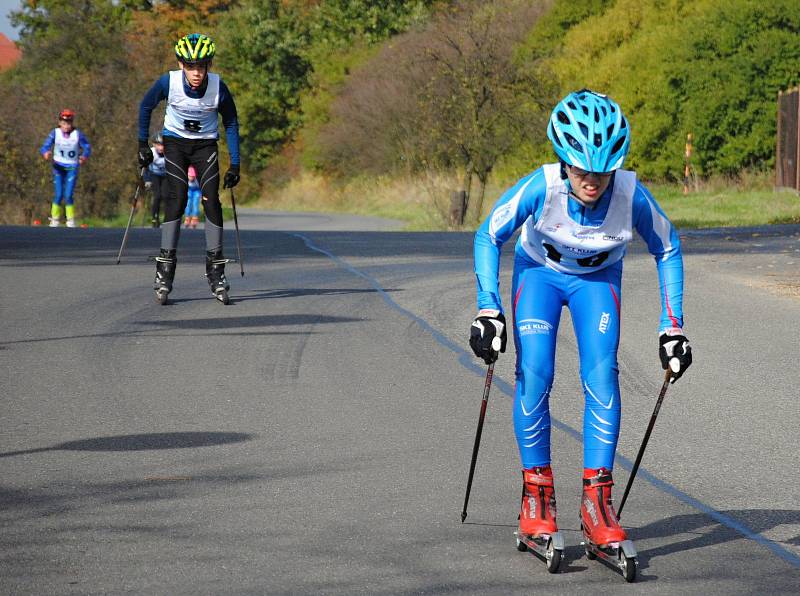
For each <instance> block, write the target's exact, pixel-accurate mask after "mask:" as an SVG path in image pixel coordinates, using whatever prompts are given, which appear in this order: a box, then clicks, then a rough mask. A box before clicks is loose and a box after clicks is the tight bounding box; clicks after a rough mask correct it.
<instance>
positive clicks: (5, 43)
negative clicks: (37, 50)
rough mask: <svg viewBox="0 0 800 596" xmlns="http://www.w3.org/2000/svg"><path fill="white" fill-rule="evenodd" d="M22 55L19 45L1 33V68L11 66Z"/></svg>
mask: <svg viewBox="0 0 800 596" xmlns="http://www.w3.org/2000/svg"><path fill="white" fill-rule="evenodd" d="M21 56H22V52H21V51H20V49H19V48H18V47H17V45H16V44H15V43H14V42H13V41H11V40H10V39H8V38H7V37H6V36H5V35H3V34H2V33H0V70H4V69H6V68H11V67H12V66H14V64H16V63H17V60H19V59H20V57H21Z"/></svg>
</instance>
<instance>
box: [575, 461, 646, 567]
mask: <svg viewBox="0 0 800 596" xmlns="http://www.w3.org/2000/svg"><path fill="white" fill-rule="evenodd" d="M583 476H584V477H583V496H582V498H581V514H580V519H581V532H582V533H583V542H582V545H583V547H584V549H585V550H586V557H587V558H588V559H589V560H594V559H600V560H601V561H603V562H604V563H606V564H607V565H609V566H610V567H612V568H614V569H616V570H618V571H619V572H620V573H621V574H622V577H624V578H625V581H626V582H633V581H634V580H635V579H636V572H637V568H638V566H639V561H638V554H637V552H636V547H635V546H634V545H633V542H631V541H630V540H628V536H627V534H626V533H625V530H623V529H622V527H620V525H619V519H618V518H617V514H616V512H615V511H614V503H613V501H612V499H611V487H612V486H614V481H613V479H612V477H611V471H610V470H606V469H604V468H600V469H599V470H591V469H586V470H584V475H583Z"/></svg>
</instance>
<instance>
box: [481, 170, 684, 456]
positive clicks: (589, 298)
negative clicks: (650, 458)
mask: <svg viewBox="0 0 800 596" xmlns="http://www.w3.org/2000/svg"><path fill="white" fill-rule="evenodd" d="M557 170H558V167H557V165H555V164H551V165H548V166H544V167H542V168H539V169H537V170H536V171H534V172H533V173H531V174H530V175H528V176H525V177H524V178H522V179H521V180H520V181H519V182H517V184H515V185H514V186H513V187H511V188H510V189H508V190H507V191H506V192H505V193H504V194H503V195H502V196H501V197H500V199H499V200H498V201H497V203H496V204H495V206H494V208H493V209H492V213H491V214H490V216H489V217H488V218H487V220H486V221H485V222H484V223H483V225H481V227H480V228H479V229H478V231H477V233H476V235H475V244H474V256H475V275H476V281H477V300H478V307H479V309H484V308H489V309H499V310H503V305H502V301H501V299H500V293H499V281H498V274H499V265H500V251H501V247H502V245H503V243H504V242H506V241H507V240H508V239H509V238H511V237H512V235H513V234H514V232H515V231H516V230H517V229H518V228H520V227H521V226H523V234H522V235H521V236H520V238H519V240H518V241H517V244H516V247H515V258H514V274H513V281H512V302H511V309H512V312H511V317H508V320H509V324H510V325H513V334H514V341H515V345H516V348H517V360H516V395H515V402H514V427H515V432H516V436H517V442H518V446H519V449H520V455H521V459H522V464H523V467H524V468H526V469H527V468H532V467H535V466H541V465H546V464H549V463H550V414H549V394H550V388H551V386H552V383H553V376H554V362H555V345H556V336H557V333H558V325H559V320H560V314H561V309H562V307H563V306H567V307H568V308H569V309H570V313H571V315H572V320H573V327H574V330H575V335H576V338H577V342H578V350H579V356H580V362H581V380H582V385H583V391H584V396H585V414H584V466H585V467H587V468H601V467H605V468H607V469H611V468H612V467H613V461H614V450H615V448H616V443H617V438H618V435H619V422H620V412H621V408H620V392H619V380H618V376H619V371H618V366H617V349H618V346H619V329H620V320H619V315H620V304H621V296H622V295H621V279H622V257H623V256H624V246H625V245H626V242H627V240H628V239H629V236H626V235H625V233H624V232H625V230H623V232H622V233H620V232H614V233H613V234H612V233H610V234H605V235H602V234H595V236H598V235H600V236H602V238H601V240H606V239H610V241H617V242H618V244H619V245H620V246H619V247H618V249H617V250H616V252H614V251H613V250H611V251H606V252H601V253H600V254H599V255H598V254H596V253H595V252H592V251H590V250H588V249H586V248H585V246H586V245H585V244H584V240H585V237H584V236H590V235H591V234H592V232H593V231H595V230H603V229H604V226H608V225H609V224H608V222H609V220H611V219H614V218H616V220H618V221H620V222H627V223H624V225H622V228H625V227H629V228H632V229H635V230H636V231H637V232H638V233H639V235H640V236H641V237H642V238H643V239H644V241H645V242H646V244H647V247H648V249H649V251H650V253H651V254H652V255H653V256H654V257H655V260H656V266H657V270H658V278H659V288H660V296H661V307H662V308H661V312H662V314H661V319H660V327H659V330H665V329H668V328H676V327H682V325H683V308H682V302H683V260H682V256H681V249H680V240H679V238H678V235H677V233H676V231H675V229H674V227H673V226H672V224H671V223H670V222H669V220H668V219H667V217H666V216H665V215H664V212H663V211H662V210H661V208H660V207H659V206H658V204H657V203H656V201H655V199H654V198H653V196H652V195H651V194H650V192H649V191H648V190H647V189H646V188H645V187H644V185H642V184H641V183H640V182H638V181H636V180H635V176H634V175H633V174H632V173H630V172H622V171H618V173H617V174H616V175H615V177H614V178H612V180H611V184H610V185H609V188H608V189H607V190H606V191H605V192H604V193H603V195H602V196H601V197H600V199H598V201H597V203H596V205H595V206H594V207H593V208H586V207H584V206H582V205H581V204H580V203H578V202H577V201H575V200H574V199H571V198H568V194H567V192H566V187H564V186H562V185H560V183H559V181H558V176H556V175H555V174H554V173H555V172H557ZM624 181H627V184H628V185H629V186H628V190H627V191H623V190H622V185H623V182H624ZM615 184H618V186H619V187H620V188H618V189H617V190H616V191H615V188H614V186H615ZM625 201H628V204H627V205H624V202H625ZM624 207H627V211H626V209H625V208H624ZM554 222H556V223H554ZM570 228H571V229H573V236H574V238H573V239H572V242H567V243H566V246H565V245H557V246H554V245H556V244H557V243H556V242H551V241H550V240H549V236H548V234H550V235H554V236H555V235H557V234H562V238H563V233H564V229H570ZM628 232H630V230H628ZM618 236H619V237H618ZM542 239H544V241H543V240H542ZM540 243H541V244H544V248H543V247H542V246H540ZM570 250H572V251H576V254H577V255H578V256H580V255H581V254H583V253H585V254H587V255H589V258H588V259H577V260H576V261H574V262H577V263H582V264H585V265H586V266H587V269H586V271H587V272H586V273H583V272H582V271H573V272H565V271H564V270H559V269H564V263H568V262H570V261H569V259H568V258H567V256H566V254H567V253H568V252H569V251H570ZM581 251H583V253H582V252H581ZM562 253H564V254H562ZM609 255H612V256H611V258H609ZM614 255H616V257H615V256H614ZM562 256H563V257H564V258H563V259H562ZM604 259H608V260H607V261H604ZM615 259H616V260H615ZM598 263H599V265H598ZM575 267H576V268H577V269H580V267H579V266H577V265H576V266H575Z"/></svg>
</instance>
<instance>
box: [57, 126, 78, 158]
mask: <svg viewBox="0 0 800 596" xmlns="http://www.w3.org/2000/svg"><path fill="white" fill-rule="evenodd" d="M55 135H56V136H55V142H54V143H53V161H55V162H57V163H60V164H61V165H63V166H76V165H78V156H79V144H78V129H77V128H75V129H73V130H72V132H71V133H69V134H68V135H67V136H64V133H63V132H61V129H60V128H56V130H55Z"/></svg>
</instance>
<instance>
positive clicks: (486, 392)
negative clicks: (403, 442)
mask: <svg viewBox="0 0 800 596" xmlns="http://www.w3.org/2000/svg"><path fill="white" fill-rule="evenodd" d="M501 345H502V343H501V340H500V338H499V337H495V338H494V339H493V340H492V350H493V351H494V352H499V351H500V346H501ZM493 374H494V362H492V363H491V364H490V365H489V368H487V369H486V382H485V383H484V385H483V399H482V400H481V413H480V415H479V416H478V430H477V431H476V432H475V444H474V445H473V446H472V461H471V462H470V464H469V476H468V477H467V493H466V494H465V495H464V510H463V511H462V512H461V523H462V524H463V523H464V520H465V519H467V504H468V503H469V492H470V490H471V489H472V476H473V475H474V474H475V462H477V461H478V448H479V447H480V446H481V434H482V433H483V420H484V419H485V418H486V404H487V403H489V390H490V389H491V388H492V375H493Z"/></svg>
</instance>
